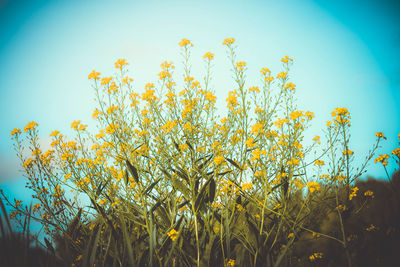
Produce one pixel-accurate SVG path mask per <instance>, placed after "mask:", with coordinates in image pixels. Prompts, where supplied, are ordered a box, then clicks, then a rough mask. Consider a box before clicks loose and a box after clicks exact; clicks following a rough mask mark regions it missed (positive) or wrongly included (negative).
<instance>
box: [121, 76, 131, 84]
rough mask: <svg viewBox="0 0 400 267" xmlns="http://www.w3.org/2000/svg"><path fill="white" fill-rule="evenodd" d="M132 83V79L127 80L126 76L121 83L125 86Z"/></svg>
mask: <svg viewBox="0 0 400 267" xmlns="http://www.w3.org/2000/svg"><path fill="white" fill-rule="evenodd" d="M132 81H133V79H132V78H129V77H128V76H125V78H123V79H122V82H123V83H125V84H128V83H129V82H132Z"/></svg>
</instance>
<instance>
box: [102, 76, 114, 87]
mask: <svg viewBox="0 0 400 267" xmlns="http://www.w3.org/2000/svg"><path fill="white" fill-rule="evenodd" d="M111 79H112V77H105V78H102V79H101V85H106V84H109V83H110V81H111Z"/></svg>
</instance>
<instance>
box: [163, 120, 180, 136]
mask: <svg viewBox="0 0 400 267" xmlns="http://www.w3.org/2000/svg"><path fill="white" fill-rule="evenodd" d="M175 126H176V122H174V121H167V122H166V123H165V124H164V125H163V126H162V127H161V129H162V130H163V131H164V133H168V132H170V131H172V129H173V128H175Z"/></svg>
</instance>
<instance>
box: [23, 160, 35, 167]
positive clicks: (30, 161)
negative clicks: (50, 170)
mask: <svg viewBox="0 0 400 267" xmlns="http://www.w3.org/2000/svg"><path fill="white" fill-rule="evenodd" d="M33 162H34V160H33V159H28V160H27V161H25V162H24V165H23V167H24V169H26V168H28V167H31V166H32V163H33Z"/></svg>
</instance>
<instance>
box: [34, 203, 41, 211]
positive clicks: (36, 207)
mask: <svg viewBox="0 0 400 267" xmlns="http://www.w3.org/2000/svg"><path fill="white" fill-rule="evenodd" d="M39 208H40V203H37V204H35V205H33V212H35V211H37V210H38V209H39Z"/></svg>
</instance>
